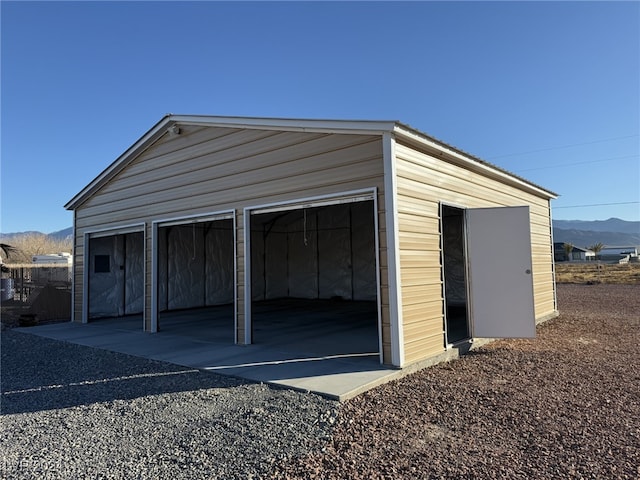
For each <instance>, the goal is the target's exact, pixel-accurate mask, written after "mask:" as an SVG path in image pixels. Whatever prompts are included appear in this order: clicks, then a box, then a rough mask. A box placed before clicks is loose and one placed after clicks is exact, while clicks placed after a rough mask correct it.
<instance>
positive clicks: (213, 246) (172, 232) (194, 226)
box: [158, 219, 235, 311]
mask: <svg viewBox="0 0 640 480" xmlns="http://www.w3.org/2000/svg"><path fill="white" fill-rule="evenodd" d="M158 235H159V248H158V308H159V310H160V311H169V310H178V309H186V308H198V307H206V306H213V305H223V304H230V303H233V301H234V284H235V276H234V245H233V242H234V237H233V222H232V220H229V219H223V220H215V221H206V222H197V223H191V224H183V225H170V226H164V227H160V228H159V229H158Z"/></svg>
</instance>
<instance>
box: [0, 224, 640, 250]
mask: <svg viewBox="0 0 640 480" xmlns="http://www.w3.org/2000/svg"><path fill="white" fill-rule="evenodd" d="M38 233H42V232H34V231H30V232H17V233H0V237H2V239H3V241H4V242H5V243H11V242H10V240H11V237H16V236H19V235H28V234H38ZM71 235H73V227H68V228H65V229H63V230H58V231H57V232H52V233H49V234H48V236H50V237H52V238H54V239H56V240H64V239H66V238H67V237H70V236H71ZM553 240H554V242H562V243H572V244H573V245H576V246H578V247H588V246H589V245H593V244H595V243H603V244H605V245H609V246H623V245H634V246H640V222H628V221H626V220H621V219H619V218H609V219H608V220H593V221H587V220H554V221H553Z"/></svg>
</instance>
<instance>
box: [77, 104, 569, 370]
mask: <svg viewBox="0 0 640 480" xmlns="http://www.w3.org/2000/svg"><path fill="white" fill-rule="evenodd" d="M555 197H556V195H555V194H554V193H553V192H550V191H548V190H546V189H544V188H541V187H540V186H537V185H534V184H532V183H530V182H528V181H526V180H524V179H522V178H519V177H517V176H514V175H512V174H510V173H508V172H505V171H503V170H501V169H500V168H498V167H496V166H494V165H491V164H489V163H487V162H484V161H482V160H480V159H478V158H476V157H473V156H471V155H469V154H467V153H464V152H462V151H460V150H457V149H456V148H454V147H451V146H449V145H446V144H444V143H442V142H440V141H438V140H436V139H434V138H432V137H429V136H428V135H425V134H423V133H421V132H419V131H417V130H415V129H412V128H410V127H408V126H406V125H403V124H401V123H399V122H395V121H344V120H335V121H334V120H298V119H271V118H269V119H267V118H237V117H215V116H190V115H189V116H182V115H168V116H165V117H164V118H163V119H161V120H160V121H159V122H158V123H157V124H156V125H155V126H153V127H152V128H151V129H150V130H149V131H148V132H147V133H146V134H144V135H143V136H142V137H141V138H140V139H139V140H138V141H137V142H136V143H135V144H134V145H133V146H131V147H130V148H129V149H128V150H127V151H126V152H124V153H123V154H122V155H121V156H120V157H119V158H118V159H116V160H115V161H114V162H113V163H112V164H111V165H110V166H109V167H108V168H106V170H104V171H103V172H102V173H101V174H100V175H98V177H96V179H95V180H93V181H92V182H91V183H90V184H89V185H87V186H86V187H85V188H84V189H83V190H82V191H81V192H80V193H78V194H77V195H76V196H75V197H74V198H73V199H72V200H71V201H70V202H69V203H68V204H67V205H66V206H65V207H66V208H67V209H69V210H73V213H74V230H75V240H74V242H75V243H74V274H73V280H74V283H73V320H74V321H76V322H92V321H99V320H100V319H101V318H104V317H123V316H136V315H137V316H139V317H140V318H141V325H140V328H141V329H142V328H143V329H144V330H145V331H148V332H157V331H159V330H161V329H162V328H163V315H166V314H167V313H168V312H174V313H175V312H178V313H180V312H184V314H185V315H187V313H188V312H193V311H201V312H206V313H205V314H204V315H203V318H206V317H207V315H211V316H212V317H213V316H216V318H219V317H220V316H222V317H225V318H226V320H225V321H226V322H227V323H226V325H227V327H225V328H228V331H229V332H230V334H229V342H231V343H234V342H235V343H237V344H251V343H254V342H259V341H260V335H263V337H266V336H267V335H268V334H269V332H271V333H273V330H274V329H277V328H283V329H284V328H289V327H290V326H291V325H288V326H287V325H285V324H284V323H286V322H287V321H288V322H294V323H296V322H297V323H298V324H299V325H298V327H299V326H300V325H302V326H303V327H304V328H309V329H310V331H311V332H313V328H314V322H315V321H316V320H315V319H316V318H317V317H318V312H323V315H324V320H323V322H324V323H322V332H319V333H318V335H321V334H322V335H325V336H326V338H328V339H329V340H327V342H329V343H331V342H334V341H335V342H336V343H341V342H342V343H344V339H345V338H348V336H347V333H345V332H346V331H347V330H348V329H349V328H351V327H353V328H356V329H357V330H354V331H357V332H362V335H360V334H359V333H358V335H357V338H364V337H367V338H369V340H367V341H369V345H368V346H367V347H365V348H369V347H372V348H374V349H375V350H376V351H377V352H378V354H379V357H380V362H381V363H383V364H386V365H393V366H396V367H405V366H408V365H411V364H416V363H418V362H430V361H433V359H437V358H439V357H441V356H442V355H444V354H446V352H447V351H449V350H451V349H453V348H459V347H460V345H462V344H468V342H470V341H471V340H472V339H473V338H483V337H490V338H497V337H526V336H532V335H535V322H536V321H542V320H544V319H546V318H550V317H552V316H555V315H556V314H557V308H556V300H555V284H554V272H553V249H552V245H553V242H552V230H551V208H550V201H551V200H552V199H553V198H555ZM178 316H179V315H178ZM267 316H270V318H271V322H270V323H264V324H263V326H266V325H268V328H267V327H265V328H262V329H261V328H260V322H261V321H262V320H261V318H267ZM274 318H275V319H276V322H275V323H274V322H273V319H274ZM278 319H282V325H281V326H280V327H278V326H277V325H278V321H277V320H278ZM327 322H328V323H327ZM331 322H333V323H331ZM351 322H356V323H357V325H355V326H354V325H352V324H351ZM276 334H277V332H276ZM314 335H315V333H314V334H312V335H311V336H314ZM331 335H334V337H333V340H332V339H331V338H332V337H331ZM318 338H320V337H318ZM323 338H325V337H323ZM353 338H356V337H353ZM371 339H372V340H371ZM300 341H301V342H303V341H308V337H301V340H300ZM371 342H373V344H372V343H371ZM248 348H250V347H248ZM347 348H348V346H347ZM354 348H355V347H354Z"/></svg>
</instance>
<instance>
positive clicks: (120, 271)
mask: <svg viewBox="0 0 640 480" xmlns="http://www.w3.org/2000/svg"><path fill="white" fill-rule="evenodd" d="M88 257H89V268H88V274H89V275H88V277H89V279H88V281H89V305H88V312H89V320H90V321H91V320H97V319H101V318H113V317H124V316H130V315H141V314H142V311H143V309H144V234H143V233H142V232H131V233H120V234H112V235H102V236H98V235H96V236H93V237H92V236H90V237H89V255H88Z"/></svg>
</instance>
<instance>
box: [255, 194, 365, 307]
mask: <svg viewBox="0 0 640 480" xmlns="http://www.w3.org/2000/svg"><path fill="white" fill-rule="evenodd" d="M373 215H374V213H373V202H371V201H364V202H355V203H348V204H342V205H331V206H325V207H312V208H299V209H295V210H288V211H282V212H273V213H264V214H256V215H254V216H252V219H251V266H252V274H251V279H252V296H253V300H265V299H273V298H283V297H291V298H308V299H316V298H322V299H328V298H335V297H339V298H342V299H346V300H375V299H376V294H377V288H376V272H375V269H376V261H375V228H374V216H373Z"/></svg>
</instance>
